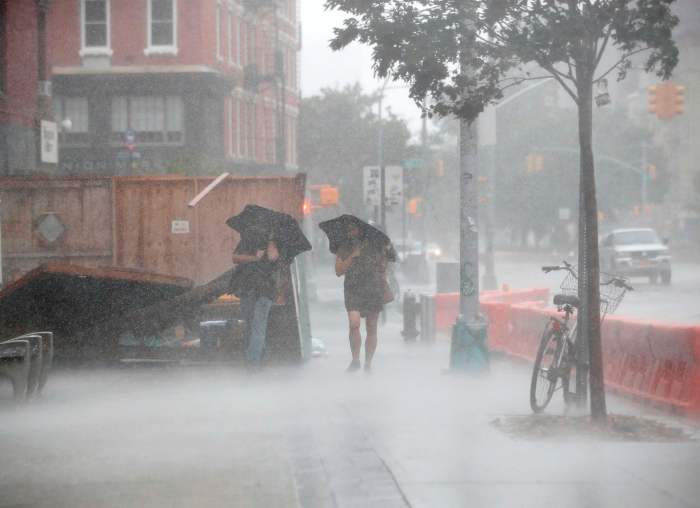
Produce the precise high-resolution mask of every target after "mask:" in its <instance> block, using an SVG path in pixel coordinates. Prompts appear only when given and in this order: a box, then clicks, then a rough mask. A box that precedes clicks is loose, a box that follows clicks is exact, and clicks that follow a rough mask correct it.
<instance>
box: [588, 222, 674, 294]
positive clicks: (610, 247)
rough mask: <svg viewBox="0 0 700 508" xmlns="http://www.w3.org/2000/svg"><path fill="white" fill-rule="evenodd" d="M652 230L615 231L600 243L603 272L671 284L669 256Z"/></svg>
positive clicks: (662, 243) (662, 242)
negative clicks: (647, 278)
mask: <svg viewBox="0 0 700 508" xmlns="http://www.w3.org/2000/svg"><path fill="white" fill-rule="evenodd" d="M667 243H668V242H667V241H661V240H660V239H659V236H658V235H657V234H656V231H654V230H653V229H651V228H634V229H615V230H613V231H611V232H610V233H608V234H607V235H606V236H605V237H604V238H603V241H602V242H601V250H600V259H601V267H602V269H603V270H605V271H607V272H611V273H615V274H619V275H625V276H629V277H635V276H642V277H649V282H651V283H652V284H656V283H657V282H658V280H659V279H661V282H662V283H663V284H670V283H671V254H670V251H669V248H668V245H667Z"/></svg>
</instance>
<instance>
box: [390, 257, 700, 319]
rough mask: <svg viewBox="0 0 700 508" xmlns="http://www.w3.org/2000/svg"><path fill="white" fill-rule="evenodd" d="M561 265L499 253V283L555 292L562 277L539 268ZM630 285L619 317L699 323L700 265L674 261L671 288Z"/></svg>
mask: <svg viewBox="0 0 700 508" xmlns="http://www.w3.org/2000/svg"><path fill="white" fill-rule="evenodd" d="M559 263H561V258H560V257H556V256H551V255H543V256H535V255H533V254H513V253H498V254H497V255H496V276H497V279H498V284H499V285H502V284H508V285H509V286H510V287H511V288H513V289H524V288H533V287H548V288H550V289H551V291H552V292H555V291H557V290H558V289H559V284H560V283H561V281H562V280H563V275H561V274H558V273H552V274H549V275H545V274H543V273H542V271H541V269H540V268H541V267H542V266H543V265H554V264H559ZM482 276H483V266H482ZM631 283H632V286H633V287H634V291H633V292H631V293H628V294H627V295H625V300H624V301H623V302H622V304H621V306H620V308H619V309H618V311H617V313H618V314H620V315H627V316H631V317H638V318H642V319H655V320H660V321H666V322H678V323H691V324H693V323H700V264H697V263H688V262H675V263H674V265H673V284H672V285H671V286H662V285H651V284H650V283H649V281H648V280H647V279H646V278H633V279H632V280H631ZM402 287H403V288H412V289H414V290H415V291H417V292H419V293H421V292H422V293H434V292H435V285H434V283H429V284H422V285H418V284H415V283H412V282H411V281H410V280H405V279H403V278H402Z"/></svg>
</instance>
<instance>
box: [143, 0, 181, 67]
mask: <svg viewBox="0 0 700 508" xmlns="http://www.w3.org/2000/svg"><path fill="white" fill-rule="evenodd" d="M145 53H146V54H147V55H148V54H158V53H177V3H176V0H148V48H146V51H145Z"/></svg>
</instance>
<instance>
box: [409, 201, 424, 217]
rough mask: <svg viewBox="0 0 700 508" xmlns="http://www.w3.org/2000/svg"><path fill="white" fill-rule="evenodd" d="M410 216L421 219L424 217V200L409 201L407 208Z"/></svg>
mask: <svg viewBox="0 0 700 508" xmlns="http://www.w3.org/2000/svg"><path fill="white" fill-rule="evenodd" d="M406 208H407V211H408V214H409V215H413V216H414V217H420V216H422V215H423V198H411V199H409V200H408V206H407V207H406Z"/></svg>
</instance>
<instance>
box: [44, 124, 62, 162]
mask: <svg viewBox="0 0 700 508" xmlns="http://www.w3.org/2000/svg"><path fill="white" fill-rule="evenodd" d="M41 162H46V163H49V164H58V124H57V123H56V122H49V121H47V120H42V121H41Z"/></svg>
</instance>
